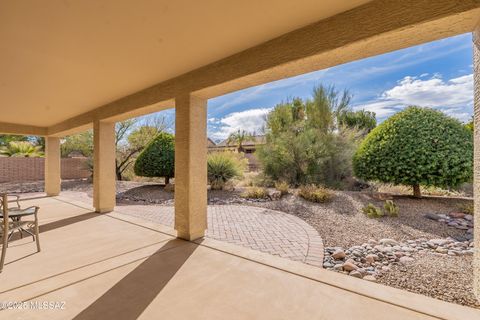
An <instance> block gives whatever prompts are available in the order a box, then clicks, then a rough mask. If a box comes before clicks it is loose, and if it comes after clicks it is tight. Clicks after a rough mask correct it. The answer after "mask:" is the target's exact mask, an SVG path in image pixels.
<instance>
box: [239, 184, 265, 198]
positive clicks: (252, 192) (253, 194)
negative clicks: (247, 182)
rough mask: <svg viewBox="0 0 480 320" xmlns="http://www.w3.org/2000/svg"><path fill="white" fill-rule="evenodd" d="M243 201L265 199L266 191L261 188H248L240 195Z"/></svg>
mask: <svg viewBox="0 0 480 320" xmlns="http://www.w3.org/2000/svg"><path fill="white" fill-rule="evenodd" d="M241 197H242V198H245V199H266V198H267V197H268V192H267V189H265V188H262V187H248V188H246V190H245V191H244V192H243V193H242V194H241Z"/></svg>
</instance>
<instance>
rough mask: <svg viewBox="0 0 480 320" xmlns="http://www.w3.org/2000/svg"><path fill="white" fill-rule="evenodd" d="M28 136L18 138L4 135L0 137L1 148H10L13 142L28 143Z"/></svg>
mask: <svg viewBox="0 0 480 320" xmlns="http://www.w3.org/2000/svg"><path fill="white" fill-rule="evenodd" d="M28 138H29V137H27V136H18V135H12V134H2V135H0V146H8V144H9V143H10V142H11V141H28Z"/></svg>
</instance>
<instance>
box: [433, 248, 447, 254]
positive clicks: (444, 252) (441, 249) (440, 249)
mask: <svg viewBox="0 0 480 320" xmlns="http://www.w3.org/2000/svg"><path fill="white" fill-rule="evenodd" d="M435 251H436V252H438V253H441V254H446V253H448V250H447V249H445V248H443V247H437V249H435Z"/></svg>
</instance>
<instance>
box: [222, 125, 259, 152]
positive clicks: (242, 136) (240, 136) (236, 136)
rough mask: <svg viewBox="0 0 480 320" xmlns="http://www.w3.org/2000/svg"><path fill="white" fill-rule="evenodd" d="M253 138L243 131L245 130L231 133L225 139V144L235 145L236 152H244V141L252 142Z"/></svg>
mask: <svg viewBox="0 0 480 320" xmlns="http://www.w3.org/2000/svg"><path fill="white" fill-rule="evenodd" d="M254 138H255V137H254V135H253V134H251V133H249V132H247V131H245V130H238V131H237V132H233V133H231V134H230V135H229V136H228V138H227V144H229V145H232V144H233V145H236V146H237V149H238V152H244V150H243V144H244V143H245V142H246V141H250V140H253V139H254Z"/></svg>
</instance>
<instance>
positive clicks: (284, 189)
mask: <svg viewBox="0 0 480 320" xmlns="http://www.w3.org/2000/svg"><path fill="white" fill-rule="evenodd" d="M275 189H276V190H277V191H280V194H281V195H282V196H284V195H286V194H288V192H289V191H290V186H289V185H288V182H285V181H277V182H275Z"/></svg>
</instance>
